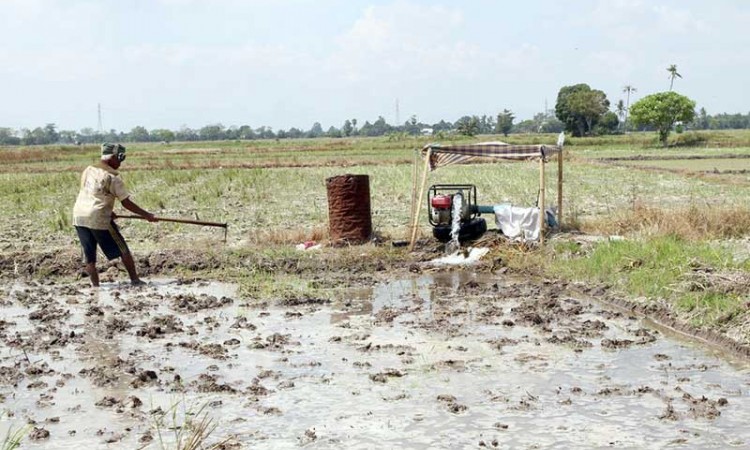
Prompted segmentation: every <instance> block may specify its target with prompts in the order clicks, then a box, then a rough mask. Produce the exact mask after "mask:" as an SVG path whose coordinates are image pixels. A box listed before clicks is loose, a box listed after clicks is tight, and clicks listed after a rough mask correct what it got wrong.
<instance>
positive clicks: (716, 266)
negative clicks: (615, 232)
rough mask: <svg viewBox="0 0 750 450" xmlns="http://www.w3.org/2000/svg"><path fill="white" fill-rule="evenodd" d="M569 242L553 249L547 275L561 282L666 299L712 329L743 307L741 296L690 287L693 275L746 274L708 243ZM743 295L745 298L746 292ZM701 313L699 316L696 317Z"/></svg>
mask: <svg viewBox="0 0 750 450" xmlns="http://www.w3.org/2000/svg"><path fill="white" fill-rule="evenodd" d="M579 250H580V249H578V248H577V247H576V246H575V245H572V244H571V243H569V242H566V243H562V244H560V245H559V246H557V247H556V248H555V249H554V252H555V255H557V258H556V259H555V260H554V262H553V263H552V265H551V266H550V268H549V269H550V272H551V273H556V274H558V276H561V277H563V278H565V279H569V280H576V281H585V282H592V281H594V282H598V283H604V284H607V285H610V286H614V287H615V288H617V289H619V290H620V291H622V292H625V293H627V294H628V295H629V296H632V297H640V298H642V299H644V300H645V301H664V300H666V301H667V302H668V304H672V305H673V306H674V307H675V308H676V309H677V311H678V312H679V313H681V314H683V315H685V316H686V317H689V319H690V321H691V322H692V323H693V324H694V325H697V326H706V325H708V326H715V325H719V324H720V323H721V322H722V321H726V316H727V314H737V313H739V312H740V311H741V310H744V309H745V305H744V302H745V301H743V297H742V294H738V293H734V292H727V291H726V290H724V289H721V290H717V289H714V288H712V286H706V285H703V286H700V287H698V288H696V284H695V283H692V282H691V280H692V278H693V274H695V273H696V272H697V271H701V270H708V271H711V272H719V273H720V272H722V271H735V270H739V271H745V272H746V271H748V270H750V261H747V260H746V261H745V262H740V263H738V262H736V261H735V260H734V258H733V257H732V255H731V254H730V253H729V252H727V251H726V250H725V249H722V248H718V247H716V246H712V245H710V244H709V243H707V242H697V241H687V240H685V239H683V238H680V237H678V236H676V235H671V234H659V235H656V236H651V237H648V238H645V239H640V240H615V241H606V242H603V243H601V244H599V245H596V246H594V247H593V248H592V249H590V251H586V252H582V253H581V252H580V251H579ZM745 295H746V294H745ZM696 312H699V314H695V313H696Z"/></svg>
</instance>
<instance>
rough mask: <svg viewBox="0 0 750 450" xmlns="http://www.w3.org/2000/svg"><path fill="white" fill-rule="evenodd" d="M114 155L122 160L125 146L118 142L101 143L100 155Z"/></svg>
mask: <svg viewBox="0 0 750 450" xmlns="http://www.w3.org/2000/svg"><path fill="white" fill-rule="evenodd" d="M109 155H116V156H117V158H118V159H119V160H120V161H122V160H124V159H125V147H124V146H122V145H120V144H110V143H109V142H105V143H103V144H102V156H109Z"/></svg>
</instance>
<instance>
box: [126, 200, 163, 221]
mask: <svg viewBox="0 0 750 450" xmlns="http://www.w3.org/2000/svg"><path fill="white" fill-rule="evenodd" d="M120 203H122V206H123V207H124V208H125V209H127V210H128V211H130V212H134V213H136V214H138V215H139V216H141V217H143V218H145V219H146V220H148V221H149V222H158V221H159V219H157V218H156V217H155V216H154V215H153V214H151V213H150V212H148V211H146V210H145V209H143V208H141V207H140V206H138V205H136V204H135V203H134V202H133V201H131V200H130V197H128V198H126V199H125V200H122V201H121V202H120Z"/></svg>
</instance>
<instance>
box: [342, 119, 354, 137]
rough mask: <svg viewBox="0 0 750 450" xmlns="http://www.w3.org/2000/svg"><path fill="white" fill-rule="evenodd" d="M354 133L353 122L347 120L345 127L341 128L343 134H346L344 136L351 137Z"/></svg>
mask: <svg viewBox="0 0 750 450" xmlns="http://www.w3.org/2000/svg"><path fill="white" fill-rule="evenodd" d="M352 131H354V127H353V126H352V122H351V121H350V120H349V119H346V121H344V125H343V126H342V127H341V132H342V133H343V134H344V136H347V137H348V136H351V135H352Z"/></svg>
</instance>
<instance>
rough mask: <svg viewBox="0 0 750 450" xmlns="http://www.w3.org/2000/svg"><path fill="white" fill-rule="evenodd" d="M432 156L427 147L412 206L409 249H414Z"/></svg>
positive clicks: (430, 150)
mask: <svg viewBox="0 0 750 450" xmlns="http://www.w3.org/2000/svg"><path fill="white" fill-rule="evenodd" d="M431 156H432V148H428V149H427V156H425V159H424V167H423V168H422V183H421V186H420V187H419V195H418V196H417V202H416V208H414V216H413V217H412V222H411V237H410V239H409V251H412V250H414V244H415V243H416V240H417V224H418V223H419V210H420V209H421V208H420V206H421V205H422V197H423V196H424V187H425V184H427V172H429V171H430V157H431Z"/></svg>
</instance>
